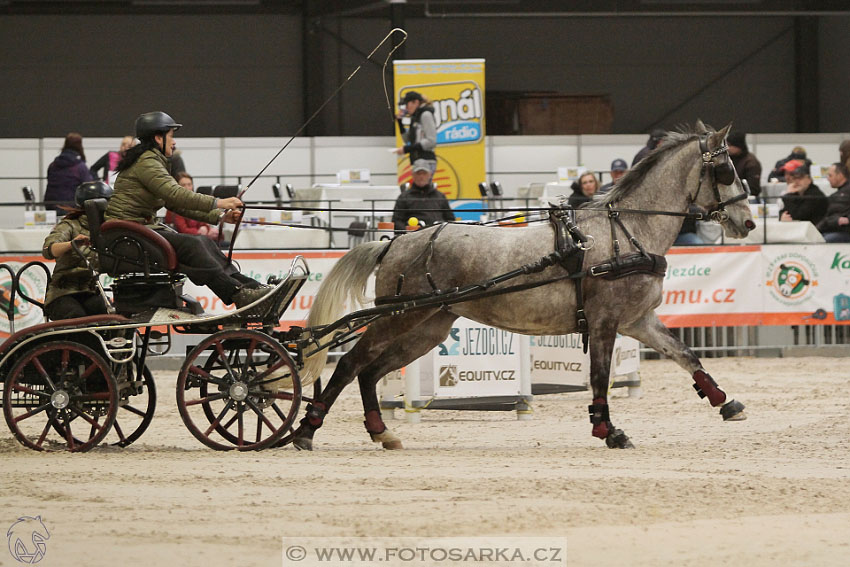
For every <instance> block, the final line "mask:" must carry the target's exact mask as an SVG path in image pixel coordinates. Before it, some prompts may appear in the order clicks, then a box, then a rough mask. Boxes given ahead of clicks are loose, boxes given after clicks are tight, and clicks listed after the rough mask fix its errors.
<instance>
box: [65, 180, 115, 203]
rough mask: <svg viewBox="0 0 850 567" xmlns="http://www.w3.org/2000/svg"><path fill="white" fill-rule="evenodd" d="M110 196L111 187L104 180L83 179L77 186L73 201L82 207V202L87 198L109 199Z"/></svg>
mask: <svg viewBox="0 0 850 567" xmlns="http://www.w3.org/2000/svg"><path fill="white" fill-rule="evenodd" d="M110 197H112V187H110V186H109V185H108V184H107V183H106V182H105V181H85V182H83V183H80V184H79V185H78V186H77V190H76V192H75V193H74V201H75V202H76V203H77V206H78V207H80V208H81V209H82V208H83V203H85V202H86V201H88V200H89V199H109V198H110Z"/></svg>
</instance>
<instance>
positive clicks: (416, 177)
mask: <svg viewBox="0 0 850 567" xmlns="http://www.w3.org/2000/svg"><path fill="white" fill-rule="evenodd" d="M411 218H415V219H417V221H418V222H417V223H416V226H428V225H432V224H438V223H441V222H454V220H455V214H454V211H452V208H451V207H450V206H449V201H448V199H446V196H445V195H443V194H442V193H440V192H439V191H437V189H436V187H434V185H433V184H432V183H431V165H430V163H428V160H424V159H418V160H416V161H415V162H413V183H411V185H410V189H408V190H407V191H405V192H404V193H402V194H401V195H400V196H399V198H398V199H397V200H396V202H395V208H394V209H393V225H394V228H395V230H396V231H399V232H401V231H405V230H407V226H408V222H409V221H410V219H411ZM411 226H414V225H411Z"/></svg>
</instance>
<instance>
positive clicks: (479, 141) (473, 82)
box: [393, 59, 486, 199]
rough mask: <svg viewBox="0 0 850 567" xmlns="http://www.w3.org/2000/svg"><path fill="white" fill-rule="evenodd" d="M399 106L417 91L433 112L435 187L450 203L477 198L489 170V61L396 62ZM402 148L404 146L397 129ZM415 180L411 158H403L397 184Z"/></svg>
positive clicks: (400, 162)
mask: <svg viewBox="0 0 850 567" xmlns="http://www.w3.org/2000/svg"><path fill="white" fill-rule="evenodd" d="M393 77H394V79H395V89H396V101H399V100H401V99H402V98H404V95H405V94H406V93H407V92H408V91H416V92H418V93H419V94H421V95H422V96H423V97H425V98H426V99H428V100H429V101H430V103H431V104H432V105H433V107H434V118H435V119H436V121H437V149H436V153H437V171H436V173H435V174H434V179H433V181H434V183H436V184H437V189H439V190H440V191H441V192H442V193H443V194H445V196H446V197H447V198H449V199H477V198H480V196H481V193H480V192H479V191H478V184H479V183H481V182H482V181H486V178H485V175H486V170H485V167H484V136H485V130H484V60H483V59H427V60H410V61H395V62H394V63H393ZM395 134H396V141H397V143H398V146H401V145H403V143H404V142H403V141H402V138H401V134H400V133H399V132H398V129H396V133H395ZM410 179H411V171H410V160H409V159H408V158H407V155H405V156H404V157H402V158H401V159H399V163H398V181H399V183H407V182H408V181H410Z"/></svg>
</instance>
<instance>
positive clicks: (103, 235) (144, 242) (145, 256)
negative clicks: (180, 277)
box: [85, 199, 177, 277]
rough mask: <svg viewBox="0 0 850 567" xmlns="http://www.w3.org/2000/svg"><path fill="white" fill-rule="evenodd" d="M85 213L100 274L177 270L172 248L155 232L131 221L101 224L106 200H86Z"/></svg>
mask: <svg viewBox="0 0 850 567" xmlns="http://www.w3.org/2000/svg"><path fill="white" fill-rule="evenodd" d="M85 210H86V216H87V217H88V221H89V233H90V235H91V236H90V238H91V242H92V247H93V248H94V249H95V251H96V252H97V253H98V256H99V258H100V269H101V271H103V272H105V273H107V274H109V275H110V276H113V277H115V276H120V275H123V274H138V273H143V274H145V275H150V274H153V273H169V272H174V271H176V270H177V253H176V252H175V251H174V247H173V246H171V244H170V243H169V242H168V241H167V240H166V239H165V238H163V237H162V235H160V234H157V232H156V231H155V230H152V229H150V228H148V227H146V226H144V225H141V224H139V223H136V222H130V221H123V220H110V221H106V222H104V221H103V213H104V211H106V199H90V200H88V201H86V202H85Z"/></svg>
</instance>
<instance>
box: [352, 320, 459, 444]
mask: <svg viewBox="0 0 850 567" xmlns="http://www.w3.org/2000/svg"><path fill="white" fill-rule="evenodd" d="M455 319H457V316H456V315H453V314H452V313H448V312H445V311H440V312H437V313H435V314H434V315H433V316H431V317H430V318H429V319H428V320H427V321H425V322H424V323H423V324H421V325H419V326H418V327H416V328H415V329H413V330H411V331H410V332H408V333H405V334H404V335H402V336H401V337H400V338H399V339H398V340H397V341H396V342H394V343H392V344H391V345H389V347H388V348H387V349H386V350H385V351H384V352H383V353H382V354H381V356H379V357H378V358H377V359H376V360H375V361H373V362H372V363H371V364H369V366H367V367H366V368H365V369H363V370H362V371H361V372H360V374H359V375H358V377H357V379H358V382H359V383H360V397H361V399H362V400H363V412H364V415H365V417H366V420H365V421H364V422H363V425H365V426H366V432H367V433H369V435H370V436H371V438H372V441H374V442H375V443H381V445H382V446H383V447H384V449H401V448H403V447H402V444H401V439H399V438H398V437H397V436H396V435H395V434H393V433H392V432H391V431H390V430H389V429H388V428H387V426H386V424H385V423H384V420H383V419H381V409H380V403H379V402H378V392H377V385H378V382H379V381H380V380H381V378H383V377H384V376H385V375H386V374H388V373H389V372H392V371H393V370H398V369H399V368H401V367H403V366H405V365H407V364H410V363H411V362H413V361H414V360H416V359H417V358H419V357H421V356H423V355H425V354H427V353H428V351H430V350H431V349H433V348H434V347H435V346H437V345H438V344H440V342H441V341H442V340H443V339H445V338H446V335H448V333H449V331H450V330H451V327H452V324H453V323H454V321H455Z"/></svg>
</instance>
